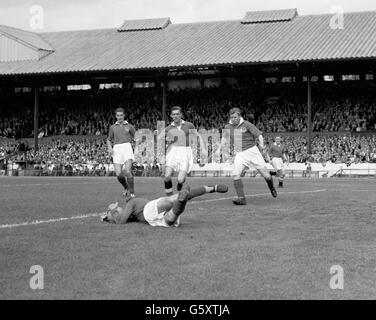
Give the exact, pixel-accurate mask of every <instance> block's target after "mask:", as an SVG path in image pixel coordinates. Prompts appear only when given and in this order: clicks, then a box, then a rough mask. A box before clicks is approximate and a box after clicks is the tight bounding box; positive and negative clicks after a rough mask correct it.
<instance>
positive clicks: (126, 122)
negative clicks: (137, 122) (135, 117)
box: [115, 120, 128, 124]
mask: <svg viewBox="0 0 376 320" xmlns="http://www.w3.org/2000/svg"><path fill="white" fill-rule="evenodd" d="M115 124H128V121H127V120H124V121H123V123H121V122H119V121H116V122H115Z"/></svg>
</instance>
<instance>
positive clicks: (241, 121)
mask: <svg viewBox="0 0 376 320" xmlns="http://www.w3.org/2000/svg"><path fill="white" fill-rule="evenodd" d="M244 121H245V120H244V118H243V117H241V118H240V121H239V124H238V127H240V126H241V125H242V124H243V123H244ZM229 122H230V124H232V121H231V120H230V121H229Z"/></svg>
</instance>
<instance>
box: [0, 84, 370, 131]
mask: <svg viewBox="0 0 376 320" xmlns="http://www.w3.org/2000/svg"><path fill="white" fill-rule="evenodd" d="M158 90H159V89H155V88H154V89H133V90H131V91H119V90H118V91H116V90H115V91H114V90H108V91H106V90H104V91H103V90H101V92H100V93H97V94H93V93H92V92H91V91H82V92H80V91H79V92H68V93H65V94H55V95H53V94H50V95H46V96H43V97H42V98H41V102H40V105H41V106H40V114H39V128H40V129H39V132H38V133H39V135H40V136H55V135H88V136H91V135H97V136H99V135H106V134H107V133H108V129H109V126H110V125H111V124H112V123H113V122H114V121H115V118H114V114H113V110H114V109H115V107H117V106H123V107H124V108H125V109H126V114H127V120H128V121H129V122H130V123H132V124H133V125H134V126H135V127H136V128H137V129H141V128H146V129H151V130H155V129H156V125H157V120H162V111H161V106H162V101H161V95H160V92H159V91H160V90H159V91H158ZM328 90H329V89H326V90H321V89H320V90H317V92H316V93H315V94H314V95H313V96H314V99H313V103H312V111H313V117H312V123H313V132H342V131H348V132H362V131H370V130H375V129H376V116H375V115H376V95H375V94H373V95H372V94H369V92H365V93H362V92H357V91H356V90H346V88H341V87H339V88H336V90H334V91H335V92H336V94H333V92H328ZM259 91H260V92H258V91H257V90H255V89H254V88H253V89H252V88H249V87H234V86H222V87H219V88H218V87H212V88H204V89H184V90H177V89H176V90H170V91H169V92H168V100H167V101H168V106H167V109H169V108H170V107H171V106H173V105H180V106H181V107H182V108H183V110H184V119H185V120H187V121H190V122H193V124H194V125H195V126H196V127H197V128H205V129H212V128H217V129H219V128H223V127H224V125H225V124H226V123H227V122H228V110H229V109H231V108H232V107H240V108H241V109H242V110H243V111H244V117H245V118H246V119H247V120H249V121H251V122H253V123H254V124H255V125H256V126H257V127H258V128H259V129H260V130H262V131H263V132H264V133H270V132H305V131H307V116H306V114H307V103H306V97H305V95H304V94H299V92H298V91H297V92H296V94H295V95H294V96H293V95H290V94H289V92H288V91H286V90H285V91H282V92H279V93H275V95H276V98H275V99H271V98H273V97H270V95H271V93H269V94H268V90H267V89H265V90H264V91H265V92H264V91H262V90H259ZM332 91H333V90H332ZM293 93H294V91H293ZM268 96H269V97H268ZM29 98H30V97H29ZM29 100H30V99H29ZM29 100H27V99H26V97H23V98H21V99H20V101H18V104H17V105H16V106H15V107H14V108H8V109H6V110H2V109H0V137H8V138H10V137H16V136H17V135H18V136H24V137H27V136H32V134H33V111H32V110H33V108H32V107H30V106H32V101H31V100H30V101H29Z"/></svg>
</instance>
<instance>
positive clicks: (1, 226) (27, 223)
mask: <svg viewBox="0 0 376 320" xmlns="http://www.w3.org/2000/svg"><path fill="white" fill-rule="evenodd" d="M101 214H102V213H89V214H83V215H80V216H74V217H65V218H56V219H48V220H35V221H31V222H21V223H14V224H2V225H0V229H8V228H16V227H25V226H32V225H37V224H43V223H53V222H62V221H67V220H78V219H86V218H91V217H99V216H100V215H101Z"/></svg>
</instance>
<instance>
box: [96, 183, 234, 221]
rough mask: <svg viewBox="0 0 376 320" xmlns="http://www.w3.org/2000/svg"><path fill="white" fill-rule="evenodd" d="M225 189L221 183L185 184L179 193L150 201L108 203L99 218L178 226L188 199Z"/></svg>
mask: <svg viewBox="0 0 376 320" xmlns="http://www.w3.org/2000/svg"><path fill="white" fill-rule="evenodd" d="M227 191H228V187H227V186H226V185H222V184H216V185H214V186H203V187H198V188H192V189H191V188H190V187H189V186H186V187H185V188H184V189H183V190H181V191H180V192H179V193H176V194H174V195H172V196H169V197H163V198H159V199H156V200H152V201H149V200H146V199H142V198H132V199H130V200H129V201H128V202H127V203H126V205H125V207H124V208H121V207H119V205H118V203H112V204H110V205H109V206H108V209H107V212H106V213H105V214H104V215H103V216H102V217H101V220H102V221H103V222H109V223H116V224H124V223H128V222H144V223H148V224H150V225H151V226H153V227H171V226H174V227H178V226H179V225H180V218H179V217H180V215H181V214H182V213H183V211H184V209H185V205H186V204H187V202H188V200H191V199H193V198H196V197H199V196H201V195H204V194H206V193H213V192H219V193H226V192H227Z"/></svg>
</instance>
